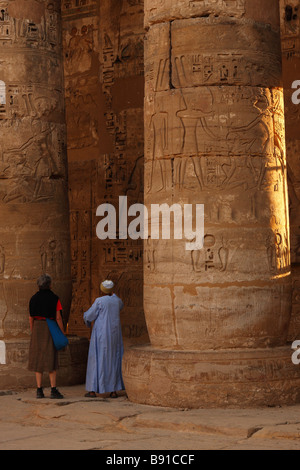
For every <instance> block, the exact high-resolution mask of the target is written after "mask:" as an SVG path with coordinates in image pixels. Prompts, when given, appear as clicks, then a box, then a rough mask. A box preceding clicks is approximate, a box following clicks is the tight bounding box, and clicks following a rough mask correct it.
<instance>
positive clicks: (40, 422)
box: [0, 386, 300, 455]
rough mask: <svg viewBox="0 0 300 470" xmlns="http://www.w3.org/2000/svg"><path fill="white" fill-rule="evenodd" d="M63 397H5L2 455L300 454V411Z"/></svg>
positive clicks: (0, 413)
mask: <svg viewBox="0 0 300 470" xmlns="http://www.w3.org/2000/svg"><path fill="white" fill-rule="evenodd" d="M60 391H61V392H62V393H63V394H64V399H62V400H51V399H50V398H48V397H49V396H50V390H49V389H45V396H46V398H44V399H41V400H37V399H36V398H35V389H32V390H24V391H17V392H16V391H14V392H0V450H106V451H120V452H121V451H125V450H141V451H142V450H151V451H159V450H161V451H163V450H164V451H168V450H169V451H171V450H178V451H184V450H187V451H192V450H194V451H197V450H248V449H249V450H300V405H297V406H292V407H276V408H259V409H246V410H236V409H227V410H222V409H216V410H207V409H199V410H186V409H170V408H160V407H153V406H145V405H139V404H134V403H131V402H130V401H129V400H128V398H127V397H126V395H125V394H124V392H123V394H122V395H121V396H120V397H119V398H117V399H112V398H109V397H108V396H106V395H105V396H100V395H99V396H97V398H93V399H89V398H85V397H84V394H85V389H84V386H75V387H62V388H60ZM114 455H117V454H114Z"/></svg>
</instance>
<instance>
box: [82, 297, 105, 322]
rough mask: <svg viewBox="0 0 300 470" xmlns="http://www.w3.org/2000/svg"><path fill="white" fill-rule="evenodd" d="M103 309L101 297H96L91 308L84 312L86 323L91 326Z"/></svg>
mask: <svg viewBox="0 0 300 470" xmlns="http://www.w3.org/2000/svg"><path fill="white" fill-rule="evenodd" d="M100 311H101V302H99V299H96V300H95V302H94V303H93V305H92V306H91V308H89V309H88V310H87V311H86V312H85V313H84V314H83V320H84V323H85V324H86V325H87V326H88V327H90V326H91V323H92V322H93V321H95V320H96V318H97V317H98V315H99V313H100Z"/></svg>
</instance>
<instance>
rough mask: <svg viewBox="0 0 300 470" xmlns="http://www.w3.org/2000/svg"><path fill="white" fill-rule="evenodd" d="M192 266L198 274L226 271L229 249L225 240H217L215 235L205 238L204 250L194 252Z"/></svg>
mask: <svg viewBox="0 0 300 470" xmlns="http://www.w3.org/2000/svg"><path fill="white" fill-rule="evenodd" d="M191 257H192V266H193V270H194V271H195V272H196V273H197V272H200V273H201V272H206V271H211V270H218V271H220V272H223V271H226V268H227V263H228V257H229V248H228V246H227V244H226V242H225V241H224V239H223V238H221V239H220V240H217V239H216V237H215V236H214V235H213V234H210V233H208V234H206V235H205V236H204V245H203V249H202V250H197V251H192V252H191Z"/></svg>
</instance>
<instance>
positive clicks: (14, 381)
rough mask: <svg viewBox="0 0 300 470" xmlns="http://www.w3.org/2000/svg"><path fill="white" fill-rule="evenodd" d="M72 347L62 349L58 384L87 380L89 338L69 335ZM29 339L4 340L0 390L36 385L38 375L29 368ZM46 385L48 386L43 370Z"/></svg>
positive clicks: (1, 345)
mask: <svg viewBox="0 0 300 470" xmlns="http://www.w3.org/2000/svg"><path fill="white" fill-rule="evenodd" d="M68 339H69V346H68V347H67V348H65V349H64V350H62V351H59V370H58V371H57V385H58V386H71V385H79V384H82V383H84V382H85V375H86V365H87V357H88V349H89V341H88V339H87V338H80V337H77V336H68ZM29 344H30V338H16V339H8V340H1V344H0V349H1V355H0V390H16V389H21V388H31V387H36V381H35V374H34V372H31V371H29V370H28V369H27V364H28V351H29ZM43 385H44V386H45V387H47V386H49V376H48V374H47V373H44V377H43Z"/></svg>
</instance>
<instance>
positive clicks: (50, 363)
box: [28, 274, 64, 398]
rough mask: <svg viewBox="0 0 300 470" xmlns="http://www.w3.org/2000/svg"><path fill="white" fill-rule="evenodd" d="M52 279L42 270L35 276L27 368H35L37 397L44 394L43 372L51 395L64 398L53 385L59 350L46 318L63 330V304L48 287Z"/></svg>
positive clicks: (30, 303) (30, 311)
mask: <svg viewBox="0 0 300 470" xmlns="http://www.w3.org/2000/svg"><path fill="white" fill-rule="evenodd" d="M51 283H52V279H51V277H50V276H48V274H43V275H42V276H40V277H39V278H38V280H37V285H38V288H39V290H38V292H37V293H36V294H34V296H33V297H31V299H30V302H29V314H30V316H29V323H30V330H31V341H30V347H29V361H28V369H29V370H31V371H34V372H35V377H36V384H37V392H36V397H37V398H44V391H43V387H42V379H43V372H48V373H49V378H50V385H51V395H50V397H51V398H63V395H62V394H61V393H60V392H59V390H58V389H57V388H56V371H57V369H58V352H57V350H56V349H55V347H54V344H53V340H52V337H51V334H50V331H49V328H48V325H47V321H46V318H50V319H52V320H56V321H57V323H58V325H59V327H60V329H61V330H62V332H63V331H64V327H63V322H62V316H61V311H62V306H61V303H60V300H59V297H58V296H57V295H56V294H54V292H52V290H51Z"/></svg>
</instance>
